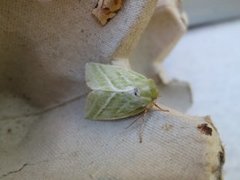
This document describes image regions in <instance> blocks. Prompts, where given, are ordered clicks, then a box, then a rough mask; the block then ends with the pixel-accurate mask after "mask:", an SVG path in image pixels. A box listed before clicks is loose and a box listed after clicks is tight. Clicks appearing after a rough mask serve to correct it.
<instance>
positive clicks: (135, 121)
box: [125, 114, 142, 129]
mask: <svg viewBox="0 0 240 180" xmlns="http://www.w3.org/2000/svg"><path fill="white" fill-rule="evenodd" d="M141 117H142V114H140V115H139V116H138V117H137V118H136V119H135V120H134V121H133V122H132V123H131V124H130V125H129V126H127V127H126V128H125V129H128V128H130V127H131V126H132V125H133V124H134V123H135V122H136V121H137V120H139V119H140V118H141Z"/></svg>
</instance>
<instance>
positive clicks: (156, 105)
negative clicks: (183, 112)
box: [153, 102, 169, 112]
mask: <svg viewBox="0 0 240 180" xmlns="http://www.w3.org/2000/svg"><path fill="white" fill-rule="evenodd" d="M153 105H154V106H155V107H156V108H158V110H160V111H163V112H169V110H167V109H163V108H161V107H160V106H159V105H158V104H157V103H155V102H153Z"/></svg>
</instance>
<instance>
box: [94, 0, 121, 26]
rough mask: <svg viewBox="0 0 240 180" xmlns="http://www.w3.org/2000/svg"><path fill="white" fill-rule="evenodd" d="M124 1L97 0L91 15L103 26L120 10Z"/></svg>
mask: <svg viewBox="0 0 240 180" xmlns="http://www.w3.org/2000/svg"><path fill="white" fill-rule="evenodd" d="M123 2H124V0H99V1H98V3H97V5H96V7H95V8H94V9H93V11H92V14H93V15H94V16H96V18H97V19H98V20H99V21H100V23H101V24H102V25H105V24H106V23H107V22H108V21H109V20H110V19H112V18H113V17H114V16H115V15H116V14H117V12H118V11H119V10H120V9H121V7H122V5H123Z"/></svg>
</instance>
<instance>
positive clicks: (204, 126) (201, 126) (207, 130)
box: [197, 123, 212, 136]
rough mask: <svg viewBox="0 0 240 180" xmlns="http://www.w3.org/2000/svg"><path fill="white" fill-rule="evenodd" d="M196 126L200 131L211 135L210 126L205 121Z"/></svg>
mask: <svg viewBox="0 0 240 180" xmlns="http://www.w3.org/2000/svg"><path fill="white" fill-rule="evenodd" d="M197 128H198V129H199V130H200V132H201V133H203V134H205V135H208V136H211V135H212V128H210V127H208V124H207V123H203V124H199V125H198V126H197Z"/></svg>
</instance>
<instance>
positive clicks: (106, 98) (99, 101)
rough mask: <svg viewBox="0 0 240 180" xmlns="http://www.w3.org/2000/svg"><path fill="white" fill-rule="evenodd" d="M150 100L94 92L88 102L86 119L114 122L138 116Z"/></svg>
mask: <svg viewBox="0 0 240 180" xmlns="http://www.w3.org/2000/svg"><path fill="white" fill-rule="evenodd" d="M150 101H151V100H150V99H147V98H142V97H136V96H134V95H132V94H129V93H116V92H110V91H92V92H91V93H90V94H89V95H88V97H87V102H86V111H85V112H86V118H88V119H93V120H114V119H121V118H126V117H130V116H134V115H137V114H139V113H141V112H143V111H144V109H145V106H146V105H147V104H149V103H150Z"/></svg>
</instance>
